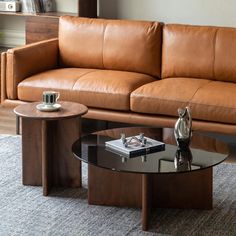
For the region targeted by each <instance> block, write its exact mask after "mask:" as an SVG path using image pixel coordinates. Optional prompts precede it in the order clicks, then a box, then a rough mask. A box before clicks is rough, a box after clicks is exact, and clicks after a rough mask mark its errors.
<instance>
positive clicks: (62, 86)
mask: <svg viewBox="0 0 236 236" xmlns="http://www.w3.org/2000/svg"><path fill="white" fill-rule="evenodd" d="M155 80H156V79H155V78H153V77H151V76H149V75H144V74H140V73H134V72H124V71H111V70H95V69H84V68H65V69H56V70H51V71H46V72H42V73H39V74H37V75H34V76H31V77H29V78H27V79H25V80H24V81H22V82H21V83H20V84H19V86H18V96H19V99H20V100H23V101H39V100H41V96H42V92H43V91H45V90H55V91H59V92H60V100H68V101H76V102H80V103H82V104H84V105H87V106H89V107H97V108H106V109H113V110H129V109H130V93H131V92H132V91H133V90H135V89H136V88H138V87H139V86H141V85H143V84H146V83H149V82H152V81H155ZM32 89H33V91H34V93H32Z"/></svg>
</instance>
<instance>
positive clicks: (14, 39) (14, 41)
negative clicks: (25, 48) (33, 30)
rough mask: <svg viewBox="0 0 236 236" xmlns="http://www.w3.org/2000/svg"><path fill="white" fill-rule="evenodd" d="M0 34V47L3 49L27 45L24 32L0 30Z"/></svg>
mask: <svg viewBox="0 0 236 236" xmlns="http://www.w3.org/2000/svg"><path fill="white" fill-rule="evenodd" d="M0 32H1V34H0V45H1V46H2V47H17V46H21V45H25V32H24V31H19V30H6V29H0Z"/></svg>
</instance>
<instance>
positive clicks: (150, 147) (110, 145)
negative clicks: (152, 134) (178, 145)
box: [105, 136, 165, 158]
mask: <svg viewBox="0 0 236 236" xmlns="http://www.w3.org/2000/svg"><path fill="white" fill-rule="evenodd" d="M134 137H136V138H137V139H138V137H139V136H134ZM131 138H132V137H127V139H128V140H130V139H131ZM144 138H145V139H146V144H145V146H141V145H140V143H139V144H137V142H135V141H134V142H133V143H132V142H131V143H130V144H129V145H128V146H127V147H125V146H124V144H123V142H122V140H121V139H116V140H112V141H107V142H105V146H106V150H108V151H110V152H113V153H115V154H117V155H121V156H124V157H127V158H129V157H137V156H143V155H147V154H150V153H154V152H160V151H164V150H165V143H163V142H160V141H157V140H155V139H151V138H148V137H144Z"/></svg>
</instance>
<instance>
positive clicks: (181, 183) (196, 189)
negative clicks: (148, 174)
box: [152, 168, 212, 209]
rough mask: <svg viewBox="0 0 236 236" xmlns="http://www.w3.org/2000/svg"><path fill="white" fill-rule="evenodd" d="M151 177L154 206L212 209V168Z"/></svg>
mask: <svg viewBox="0 0 236 236" xmlns="http://www.w3.org/2000/svg"><path fill="white" fill-rule="evenodd" d="M152 178H153V186H152V189H153V204H154V207H161V208H185V209H187V208H189V209H190V208H191V209H194V208H195V209H212V168H207V169H203V170H198V171H192V172H190V173H179V174H157V175H152Z"/></svg>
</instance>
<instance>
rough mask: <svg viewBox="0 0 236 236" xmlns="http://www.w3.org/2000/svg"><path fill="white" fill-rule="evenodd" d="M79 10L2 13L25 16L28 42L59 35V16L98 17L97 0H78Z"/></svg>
mask: <svg viewBox="0 0 236 236" xmlns="http://www.w3.org/2000/svg"><path fill="white" fill-rule="evenodd" d="M77 1H78V12H77V13H66V12H49V13H38V14H30V13H21V12H17V13H11V12H0V15H8V16H11V15H12V16H19V17H25V18H26V19H25V37H26V44H28V43H33V42H38V41H41V40H44V39H50V38H55V37H57V35H58V22H59V17H60V16H62V15H74V16H81V17H97V0H77Z"/></svg>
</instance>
